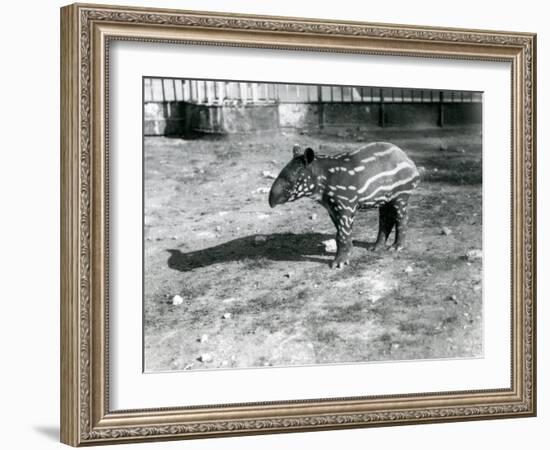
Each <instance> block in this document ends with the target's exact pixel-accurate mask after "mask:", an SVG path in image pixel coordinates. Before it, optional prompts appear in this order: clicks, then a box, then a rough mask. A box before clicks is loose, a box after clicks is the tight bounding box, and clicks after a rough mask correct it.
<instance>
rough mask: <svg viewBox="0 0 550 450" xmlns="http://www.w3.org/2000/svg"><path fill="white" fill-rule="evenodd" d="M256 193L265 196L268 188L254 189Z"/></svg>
mask: <svg viewBox="0 0 550 450" xmlns="http://www.w3.org/2000/svg"><path fill="white" fill-rule="evenodd" d="M256 193H258V194H267V193H269V188H268V187H259V188H258V189H256Z"/></svg>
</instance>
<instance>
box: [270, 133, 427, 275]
mask: <svg viewBox="0 0 550 450" xmlns="http://www.w3.org/2000/svg"><path fill="white" fill-rule="evenodd" d="M293 153H294V157H293V158H292V160H291V161H290V162H289V163H288V164H287V165H286V167H285V168H284V169H283V170H282V171H281V173H280V174H279V176H278V177H277V179H276V180H275V182H274V183H273V186H272V187H271V191H270V192H269V205H270V206H271V207H272V208H273V207H274V206H276V205H280V204H282V203H286V202H291V201H294V200H297V199H299V198H300V197H311V198H312V199H314V200H317V201H318V202H319V203H321V205H323V206H324V207H325V208H326V209H327V211H328V213H329V215H330V218H331V219H332V222H333V223H334V226H335V227H336V243H337V248H338V250H337V252H336V258H335V259H334V261H332V263H331V267H337V268H340V267H342V266H343V265H344V264H348V263H349V257H350V254H351V250H352V247H353V244H352V237H351V231H352V227H353V218H354V216H355V212H356V211H357V210H365V209H370V208H378V209H379V214H380V216H379V230H378V238H377V239H376V243H375V244H374V249H375V250H376V249H379V248H381V247H385V245H386V241H387V239H388V236H389V234H390V233H391V231H392V229H393V227H394V226H395V228H396V230H395V242H394V243H393V246H392V248H393V249H395V250H401V248H402V247H403V243H404V241H405V234H406V228H407V220H408V213H407V201H408V199H409V195H410V193H411V192H412V191H413V190H414V189H415V188H416V186H417V185H418V182H419V180H420V177H419V174H418V170H417V169H416V166H415V165H414V163H413V162H412V161H411V160H410V159H409V157H408V156H407V155H406V154H405V152H404V151H403V150H401V149H400V148H399V147H397V146H395V145H393V144H389V143H387V142H373V143H371V144H368V145H365V146H364V147H362V148H360V149H359V150H355V151H353V152H350V153H341V154H338V155H334V156H323V155H317V154H315V152H314V151H313V150H312V149H311V148H306V150H305V151H304V152H302V150H301V149H300V146H299V145H295V146H294V149H293Z"/></svg>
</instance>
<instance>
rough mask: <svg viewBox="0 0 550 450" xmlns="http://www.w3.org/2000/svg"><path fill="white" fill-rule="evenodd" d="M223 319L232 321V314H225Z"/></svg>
mask: <svg viewBox="0 0 550 450" xmlns="http://www.w3.org/2000/svg"><path fill="white" fill-rule="evenodd" d="M222 317H223V318H224V319H231V313H224V314H223V316H222Z"/></svg>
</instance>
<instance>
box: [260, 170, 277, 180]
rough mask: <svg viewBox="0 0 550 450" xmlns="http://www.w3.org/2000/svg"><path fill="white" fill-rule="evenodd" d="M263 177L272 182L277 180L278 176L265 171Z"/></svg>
mask: <svg viewBox="0 0 550 450" xmlns="http://www.w3.org/2000/svg"><path fill="white" fill-rule="evenodd" d="M262 176H263V177H264V178H271V179H272V180H274V179H275V178H277V175H275V174H273V173H271V172H270V171H269V170H264V171H263V172H262Z"/></svg>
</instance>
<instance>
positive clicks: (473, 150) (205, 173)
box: [144, 129, 483, 371]
mask: <svg viewBox="0 0 550 450" xmlns="http://www.w3.org/2000/svg"><path fill="white" fill-rule="evenodd" d="M375 140H384V141H390V142H393V143H395V144H397V145H398V146H400V147H401V148H403V149H404V150H405V151H406V152H407V154H408V155H409V157H410V158H411V159H412V160H413V161H415V163H416V165H417V167H419V169H420V171H421V173H422V182H421V184H420V187H419V188H418V189H417V191H416V192H415V193H413V195H412V196H411V200H410V207H409V210H410V214H411V217H410V229H409V234H408V245H407V248H406V249H405V250H404V251H403V252H401V253H399V254H395V253H393V252H382V253H379V254H378V253H373V252H371V251H368V250H367V248H366V247H367V245H366V244H367V242H372V241H373V240H374V239H375V237H376V233H377V227H378V212H377V211H376V210H372V211H368V212H364V213H358V215H357V216H356V221H355V225H354V245H355V249H354V253H353V256H352V262H351V265H350V266H346V267H345V268H344V269H341V270H331V269H330V268H329V266H328V262H329V261H330V260H331V259H332V258H333V257H334V254H330V253H327V252H325V247H324V246H323V245H322V242H323V241H326V240H328V239H332V238H334V233H335V230H334V228H333V225H332V223H331V221H330V219H329V217H328V214H327V213H326V211H325V210H324V209H323V208H322V207H321V206H320V205H318V204H317V203H315V202H313V201H311V200H309V199H302V200H299V201H297V202H294V203H290V204H286V205H282V206H280V207H277V208H275V209H270V207H269V205H268V202H267V196H268V194H267V192H266V191H267V190H268V189H269V187H270V186H271V183H272V182H273V180H272V179H269V178H267V177H266V176H264V171H267V172H271V173H273V174H275V175H277V174H278V173H279V171H280V170H281V169H282V168H283V166H284V165H285V164H286V163H287V162H288V161H289V160H290V158H291V155H292V145H293V144H294V143H296V142H299V143H301V144H302V145H303V146H307V145H309V146H311V147H313V148H314V149H315V150H316V151H319V152H320V153H324V154H333V153H339V152H342V151H348V150H352V149H355V148H358V147H359V146H361V145H364V143H365V142H371V141H375ZM144 154H145V161H144V172H145V174H144V175H145V219H144V221H145V223H144V277H145V283H144V345H145V348H144V366H145V367H144V369H145V370H146V371H168V370H196V369H211V368H232V367H240V368H243V367H261V366H287V365H307V364H326V363H351V362H366V361H385V360H411V359H434V358H459V357H479V356H482V352H483V348H482V286H481V280H482V261H481V259H470V260H469V259H467V258H465V255H466V254H467V253H468V251H470V250H480V249H481V239H482V221H481V220H482V217H481V214H482V189H481V178H482V170H481V135H480V132H479V130H472V129H469V130H456V129H455V130H440V129H437V130H428V131H391V130H382V131H380V132H377V133H372V132H371V133H368V134H366V133H354V132H345V131H340V132H338V133H337V134H329V133H326V134H324V135H319V134H315V135H309V134H304V133H302V134H293V133H281V134H278V135H270V136H259V135H249V136H234V137H231V138H225V139H219V138H218V139H214V138H209V139H196V140H183V139H169V138H146V139H145V148H144ZM443 227H446V228H448V230H445V231H447V232H450V234H445V233H444V232H443V231H442V230H443ZM391 239H393V233H392V236H391V237H390V240H391ZM176 295H179V296H180V297H181V299H179V300H180V304H174V296H176ZM176 299H177V297H176ZM176 303H178V302H177V301H176Z"/></svg>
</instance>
